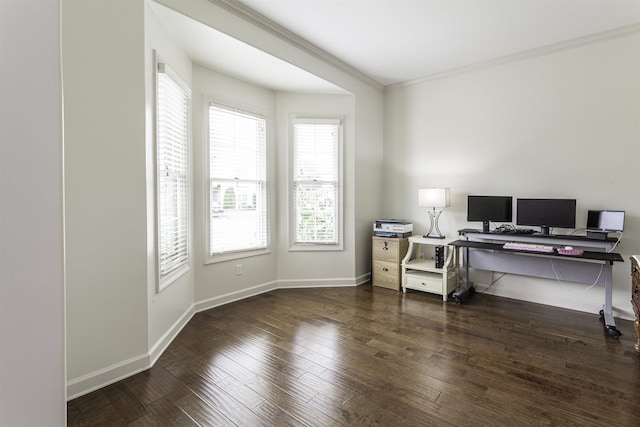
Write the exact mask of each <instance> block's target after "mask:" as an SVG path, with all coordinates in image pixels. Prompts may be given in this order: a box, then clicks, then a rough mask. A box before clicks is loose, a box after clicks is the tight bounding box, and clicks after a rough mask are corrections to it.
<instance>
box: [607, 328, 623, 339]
mask: <svg viewBox="0 0 640 427" xmlns="http://www.w3.org/2000/svg"><path fill="white" fill-rule="evenodd" d="M607 332H608V333H609V336H610V337H611V338H615V339H618V338H620V335H622V334H621V333H620V331H619V330H617V329H616V327H615V326H607Z"/></svg>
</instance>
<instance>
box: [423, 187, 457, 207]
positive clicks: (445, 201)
mask: <svg viewBox="0 0 640 427" xmlns="http://www.w3.org/2000/svg"><path fill="white" fill-rule="evenodd" d="M418 206H420V207H424V208H448V207H449V206H451V196H450V191H449V189H448V188H422V189H420V190H418Z"/></svg>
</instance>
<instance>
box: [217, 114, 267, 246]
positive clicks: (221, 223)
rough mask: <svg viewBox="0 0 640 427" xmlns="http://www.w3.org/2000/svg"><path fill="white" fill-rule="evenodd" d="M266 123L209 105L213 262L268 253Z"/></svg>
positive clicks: (261, 119)
mask: <svg viewBox="0 0 640 427" xmlns="http://www.w3.org/2000/svg"><path fill="white" fill-rule="evenodd" d="M266 176H267V159H266V120H265V118H264V117H262V116H260V115H258V114H254V113H250V112H246V111H241V110H238V109H235V108H230V107H226V106H222V105H218V104H213V103H212V104H210V105H209V210H210V213H209V239H208V241H209V256H215V255H221V254H225V253H229V252H239V251H249V250H255V249H264V248H266V247H267V233H268V230H267V188H266V187H267V182H266Z"/></svg>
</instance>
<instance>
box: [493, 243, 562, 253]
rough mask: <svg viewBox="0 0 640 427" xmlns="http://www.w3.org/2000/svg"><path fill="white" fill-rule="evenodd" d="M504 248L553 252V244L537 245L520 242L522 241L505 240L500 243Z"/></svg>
mask: <svg viewBox="0 0 640 427" xmlns="http://www.w3.org/2000/svg"><path fill="white" fill-rule="evenodd" d="M502 247H503V248H504V249H511V250H514V251H529V252H541V253H546V254H549V253H553V251H554V248H553V246H547V245H539V244H535V243H522V242H507V243H505V244H504V245H502Z"/></svg>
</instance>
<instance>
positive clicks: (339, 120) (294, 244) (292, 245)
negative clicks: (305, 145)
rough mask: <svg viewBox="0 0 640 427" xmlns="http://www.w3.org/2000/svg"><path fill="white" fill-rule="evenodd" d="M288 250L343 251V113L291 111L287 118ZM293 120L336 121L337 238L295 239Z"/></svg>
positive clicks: (302, 122)
mask: <svg viewBox="0 0 640 427" xmlns="http://www.w3.org/2000/svg"><path fill="white" fill-rule="evenodd" d="M289 123H290V125H289V141H290V143H289V159H290V160H289V179H288V187H289V209H288V215H289V251H290V252H296V251H301V252H303V251H321V252H324V251H342V250H344V118H343V117H342V116H330V117H325V116H311V115H295V114H294V115H291V116H290V119H289ZM296 124H335V125H337V127H338V141H337V145H338V146H337V148H336V149H337V153H338V165H337V171H338V176H337V180H338V181H337V200H336V202H337V208H336V210H335V214H336V222H337V225H336V233H337V242H335V243H320V242H298V241H297V224H296V214H297V212H296V200H295V197H296V194H295V173H294V150H295V144H296V141H295V126H296Z"/></svg>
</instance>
